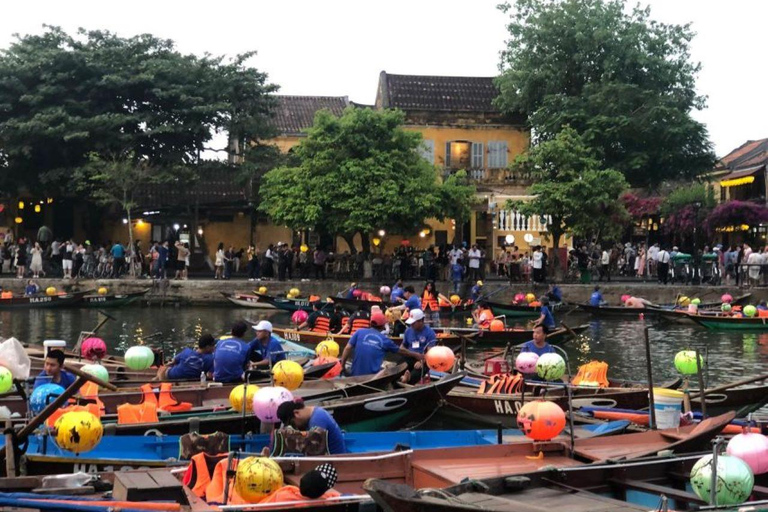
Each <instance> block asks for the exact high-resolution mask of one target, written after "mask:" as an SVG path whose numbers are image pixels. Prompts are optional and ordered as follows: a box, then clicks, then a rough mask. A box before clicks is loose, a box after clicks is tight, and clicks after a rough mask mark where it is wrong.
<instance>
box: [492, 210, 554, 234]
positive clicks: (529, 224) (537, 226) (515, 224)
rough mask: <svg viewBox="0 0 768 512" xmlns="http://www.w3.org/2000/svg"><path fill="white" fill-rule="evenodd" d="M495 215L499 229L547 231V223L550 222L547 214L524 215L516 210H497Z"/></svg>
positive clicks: (550, 219) (550, 218)
mask: <svg viewBox="0 0 768 512" xmlns="http://www.w3.org/2000/svg"><path fill="white" fill-rule="evenodd" d="M496 215H497V218H496V222H497V224H496V225H497V226H498V229H499V231H529V232H536V231H547V225H549V224H550V223H551V222H552V217H550V216H549V215H531V216H526V215H523V214H522V213H520V212H518V211H517V210H499V212H498V213H497V214H496ZM542 220H543V221H544V222H542Z"/></svg>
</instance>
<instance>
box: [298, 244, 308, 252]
mask: <svg viewBox="0 0 768 512" xmlns="http://www.w3.org/2000/svg"><path fill="white" fill-rule="evenodd" d="M299 250H300V251H301V252H307V251H308V250H309V246H308V245H307V244H301V247H299Z"/></svg>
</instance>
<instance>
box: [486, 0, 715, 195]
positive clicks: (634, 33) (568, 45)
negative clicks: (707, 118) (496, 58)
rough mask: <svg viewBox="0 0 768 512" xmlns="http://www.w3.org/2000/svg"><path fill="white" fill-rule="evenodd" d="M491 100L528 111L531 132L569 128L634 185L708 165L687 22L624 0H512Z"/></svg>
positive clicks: (548, 133) (544, 134) (710, 157)
mask: <svg viewBox="0 0 768 512" xmlns="http://www.w3.org/2000/svg"><path fill="white" fill-rule="evenodd" d="M500 8H501V9H502V10H503V11H505V12H509V13H510V15H511V17H510V22H509V24H508V30H509V33H510V38H509V40H508V41H507V47H506V49H505V50H504V51H503V52H502V62H501V68H502V75H501V76H500V77H499V78H498V80H497V84H498V86H499V88H500V91H501V93H500V96H499V98H498V99H497V104H498V106H499V107H500V108H502V109H503V110H505V111H507V112H510V113H521V114H524V115H527V116H528V119H529V122H530V125H531V127H532V129H533V133H534V136H535V138H536V139H538V140H548V139H551V138H553V137H554V136H555V135H556V134H557V133H559V132H560V131H561V130H562V129H563V127H564V126H570V127H572V128H574V129H576V130H577V131H578V132H579V133H580V134H582V136H583V140H584V142H585V144H586V145H587V146H588V147H589V148H591V149H592V150H593V151H594V154H595V156H596V158H599V159H600V160H601V161H602V163H603V167H605V168H611V169H616V170H618V171H621V172H622V173H623V174H624V176H625V177H626V178H627V180H628V181H629V182H630V183H631V184H632V185H634V186H646V185H651V186H655V185H657V184H658V183H660V182H661V181H663V180H665V179H670V178H681V177H692V176H695V175H697V174H699V173H701V172H702V171H705V170H709V169H710V168H711V167H712V165H713V164H714V161H715V157H714V153H713V151H712V146H711V143H710V142H709V139H708V134H707V130H706V128H705V126H704V125H703V124H701V123H699V122H697V121H695V120H694V119H693V118H692V117H691V115H690V113H691V111H692V110H694V109H701V108H703V107H704V104H705V101H704V98H703V97H701V96H699V95H697V94H696V90H695V78H696V75H697V73H698V71H699V65H698V64H695V63H693V62H691V60H690V52H689V45H690V41H691V39H692V37H693V32H692V31H691V28H690V26H688V25H682V26H681V25H667V24H663V23H659V22H656V21H653V20H652V19H651V18H650V10H649V9H647V8H646V9H642V8H640V7H635V8H633V9H631V10H627V9H625V0H516V1H515V2H514V7H511V6H510V5H509V4H505V5H502V6H500Z"/></svg>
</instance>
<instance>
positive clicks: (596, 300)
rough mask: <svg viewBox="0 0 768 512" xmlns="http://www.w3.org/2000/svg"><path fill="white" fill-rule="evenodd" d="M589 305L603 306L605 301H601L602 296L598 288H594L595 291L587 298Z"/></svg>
mask: <svg viewBox="0 0 768 512" xmlns="http://www.w3.org/2000/svg"><path fill="white" fill-rule="evenodd" d="M589 305H590V306H595V307H600V306H603V305H605V299H603V294H602V293H601V292H600V287H599V286H595V291H593V292H592V295H591V296H590V297H589Z"/></svg>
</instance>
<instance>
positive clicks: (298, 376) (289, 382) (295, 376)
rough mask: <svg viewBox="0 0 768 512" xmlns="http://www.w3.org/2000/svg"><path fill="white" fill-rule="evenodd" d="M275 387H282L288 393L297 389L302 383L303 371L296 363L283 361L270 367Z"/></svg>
mask: <svg viewBox="0 0 768 512" xmlns="http://www.w3.org/2000/svg"><path fill="white" fill-rule="evenodd" d="M272 378H273V380H274V382H275V386H282V387H284V388H285V389H287V390H288V391H293V390H295V389H298V388H299V386H301V384H302V383H303V382H304V369H303V368H302V367H301V365H300V364H299V363H297V362H296V361H290V360H288V359H284V360H282V361H278V362H277V364H275V366H273V367H272Z"/></svg>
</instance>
